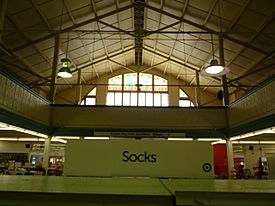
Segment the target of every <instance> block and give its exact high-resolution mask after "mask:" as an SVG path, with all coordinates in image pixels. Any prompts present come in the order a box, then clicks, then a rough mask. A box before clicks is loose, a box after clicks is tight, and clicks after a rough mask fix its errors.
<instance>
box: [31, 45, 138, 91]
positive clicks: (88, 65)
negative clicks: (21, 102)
mask: <svg viewBox="0 0 275 206" xmlns="http://www.w3.org/2000/svg"><path fill="white" fill-rule="evenodd" d="M134 49H135V47H130V48H127V49H125V50H124V51H121V52H117V53H114V54H111V55H110V56H109V57H104V58H99V59H97V60H94V61H93V62H92V63H86V64H83V65H79V66H78V68H77V69H74V70H73V71H72V73H75V72H77V71H78V70H79V69H80V70H84V69H86V68H88V67H91V66H94V65H96V64H99V63H101V62H104V61H106V60H109V59H111V58H114V57H116V56H119V55H122V54H123V53H126V52H129V51H131V50H134ZM47 82H50V80H48V81H43V82H41V83H37V82H33V83H30V84H29V85H32V84H35V85H34V86H33V87H35V86H39V85H44V84H45V83H47Z"/></svg>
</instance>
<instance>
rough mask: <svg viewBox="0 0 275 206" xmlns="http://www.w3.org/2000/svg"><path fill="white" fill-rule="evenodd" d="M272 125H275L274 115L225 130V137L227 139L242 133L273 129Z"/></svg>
mask: <svg viewBox="0 0 275 206" xmlns="http://www.w3.org/2000/svg"><path fill="white" fill-rule="evenodd" d="M274 125H275V115H274V114H273V115H270V116H267V117H264V118H261V119H258V120H255V121H252V122H249V123H246V124H243V125H240V126H238V127H234V128H230V129H228V130H226V136H228V137H232V136H237V135H241V134H244V133H248V132H253V131H257V130H260V129H265V128H268V127H273V126H274Z"/></svg>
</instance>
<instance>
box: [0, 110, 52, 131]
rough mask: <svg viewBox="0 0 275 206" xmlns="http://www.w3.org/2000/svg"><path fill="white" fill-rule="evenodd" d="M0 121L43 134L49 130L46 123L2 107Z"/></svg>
mask: <svg viewBox="0 0 275 206" xmlns="http://www.w3.org/2000/svg"><path fill="white" fill-rule="evenodd" d="M0 121H1V122H4V123H7V124H11V125H14V126H17V127H21V128H24V129H29V130H33V131H36V132H39V133H43V134H49V132H50V130H49V127H48V126H47V125H44V124H42V123H39V122H36V121H33V120H31V119H28V118H26V117H23V116H20V115H17V114H15V113H12V112H9V111H7V110H4V109H0Z"/></svg>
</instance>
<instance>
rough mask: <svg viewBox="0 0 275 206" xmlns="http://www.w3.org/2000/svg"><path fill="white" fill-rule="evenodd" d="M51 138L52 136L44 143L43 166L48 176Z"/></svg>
mask: <svg viewBox="0 0 275 206" xmlns="http://www.w3.org/2000/svg"><path fill="white" fill-rule="evenodd" d="M51 139H52V137H51V136H49V137H48V138H47V139H45V143H44V153H43V162H42V167H43V168H44V169H45V175H46V176H47V175H48V169H49V156H50V155H49V154H50V146H51Z"/></svg>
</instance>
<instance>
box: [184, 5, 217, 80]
mask: <svg viewBox="0 0 275 206" xmlns="http://www.w3.org/2000/svg"><path fill="white" fill-rule="evenodd" d="M218 1H219V0H216V1H215V2H214V3H213V4H212V6H211V8H210V10H209V12H208V14H207V16H206V18H205V19H204V22H203V24H202V25H204V26H205V25H206V24H207V22H208V20H209V18H210V16H211V14H212V13H213V11H214V9H215V7H216V5H217V3H218ZM201 31H202V29H201ZM201 35H202V34H199V35H198V40H197V41H196V42H195V43H194V44H193V45H192V48H191V52H190V53H189V54H188V56H187V58H186V62H188V60H189V58H190V56H191V54H192V53H193V51H194V49H195V47H196V46H197V44H198V42H199V40H201ZM179 75H180V74H179ZM195 79H196V77H195V76H194V77H193V78H192V79H191V81H190V84H192V83H193V81H194V80H195Z"/></svg>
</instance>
